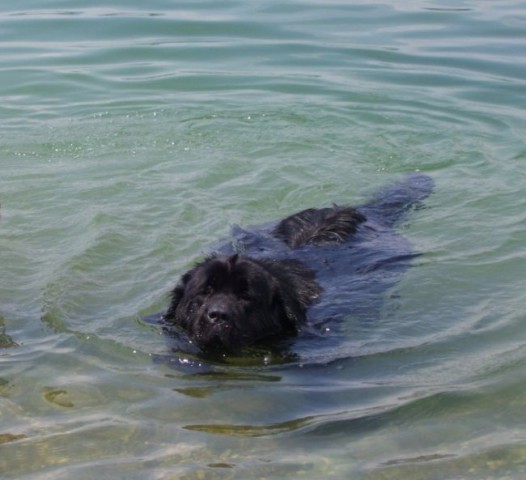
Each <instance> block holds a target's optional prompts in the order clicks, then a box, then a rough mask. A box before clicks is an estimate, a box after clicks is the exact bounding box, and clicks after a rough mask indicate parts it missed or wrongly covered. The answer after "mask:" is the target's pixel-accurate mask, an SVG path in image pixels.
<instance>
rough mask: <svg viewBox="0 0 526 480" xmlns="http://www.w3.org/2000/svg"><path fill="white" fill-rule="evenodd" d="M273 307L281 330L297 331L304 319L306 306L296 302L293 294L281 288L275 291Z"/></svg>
mask: <svg viewBox="0 0 526 480" xmlns="http://www.w3.org/2000/svg"><path fill="white" fill-rule="evenodd" d="M274 307H275V308H276V310H277V317H278V321H279V323H280V327H281V328H282V330H283V331H285V332H293V333H298V332H299V330H300V327H301V325H303V324H304V323H305V320H306V317H305V311H306V308H305V307H303V306H302V305H301V303H300V302H298V300H297V299H296V298H295V297H294V295H290V294H289V292H288V291H286V290H283V289H278V290H277V291H276V292H275V295H274Z"/></svg>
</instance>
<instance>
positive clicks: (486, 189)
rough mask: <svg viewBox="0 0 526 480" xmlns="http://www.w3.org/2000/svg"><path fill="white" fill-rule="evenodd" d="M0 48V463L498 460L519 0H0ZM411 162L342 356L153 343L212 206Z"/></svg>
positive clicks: (340, 472) (286, 206) (125, 465)
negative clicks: (183, 353)
mask: <svg viewBox="0 0 526 480" xmlns="http://www.w3.org/2000/svg"><path fill="white" fill-rule="evenodd" d="M0 43H1V50H0V95H1V97H2V102H1V106H0V122H1V125H2V128H1V130H0V166H1V170H0V204H1V207H0V215H1V220H0V265H1V276H0V471H1V472H2V474H1V476H2V478H3V479H15V478H16V479H44V478H45V479H48V478H53V479H61V478H68V479H69V478H79V479H83V478H86V479H88V478H127V479H134V478H137V479H139V478H140V479H144V478H147V479H161V478H162V479H169V478H174V479H175V478H177V479H231V478H239V479H251V478H254V479H256V478H257V479H260V478H276V479H282V478H309V479H319V478H338V479H339V478H342V479H347V478H353V479H355V478H356V479H375V480H376V479H390V480H391V479H403V480H407V479H411V480H412V479H449V478H456V479H460V478H461V479H481V478H484V479H506V478H508V479H519V478H524V476H525V473H526V461H525V460H524V459H525V458H526V422H525V420H524V410H525V407H526V398H525V395H524V382H525V380H526V347H525V341H526V333H525V332H526V330H525V329H524V322H525V320H526V316H525V313H524V305H525V304H526V294H525V293H524V286H523V284H524V272H525V271H526V249H525V245H526V233H525V229H524V225H525V220H526V214H525V212H526V193H525V188H524V185H525V180H526V174H525V166H524V161H525V159H526V147H525V142H524V131H525V127H526V114H525V113H524V112H525V107H526V101H525V98H526V97H525V96H524V92H525V91H526V56H525V50H524V45H525V43H526V2H524V1H515V2H511V1H505V0H502V1H499V2H489V1H478V2H475V1H466V0H462V1H455V2H438V1H435V2H433V1H430V2H412V1H403V2H402V1H400V0H392V1H387V2H383V3H376V2H370V1H365V0H362V1H356V2H343V1H331V2H311V1H309V0H297V1H290V2H285V3H283V2H274V1H266V2H262V1H257V0H254V1H250V2H240V1H237V0H231V1H228V2H221V3H218V2H207V1H194V2H178V3H174V2H169V1H166V0H165V1H162V0H156V1H153V2H148V5H147V6H146V5H145V4H144V2H138V1H134V0H127V1H125V2H122V1H120V2H102V1H90V2H75V4H74V5H73V4H71V2H59V1H53V2H51V1H49V0H38V1H32V0H26V1H24V2H13V1H4V2H2V5H1V6H0ZM415 170H419V171H422V172H425V173H426V174H429V175H431V176H432V177H433V178H434V180H435V182H436V189H435V192H434V194H433V195H432V196H431V197H430V198H429V199H428V200H427V201H426V208H425V209H421V210H418V211H417V212H414V214H413V215H412V217H411V220H410V222H408V223H407V224H404V225H403V226H402V227H401V229H400V231H401V232H402V233H403V234H404V235H405V236H406V237H408V238H409V240H410V241H411V243H412V244H413V245H414V247H415V249H417V250H418V251H420V252H422V253H424V255H422V256H421V257H419V258H418V259H417V260H416V261H415V262H414V266H413V268H411V269H410V270H409V271H408V272H406V273H405V274H404V276H403V278H402V280H401V281H400V282H399V283H398V284H397V286H396V287H395V288H394V289H393V291H391V292H389V295H387V296H386V298H385V305H384V308H383V310H382V314H381V316H380V318H378V320H377V322H376V323H374V324H367V325H363V324H359V323H357V322H353V320H352V318H351V319H350V320H349V324H348V326H347V328H344V329H343V332H342V333H341V334H342V335H343V336H344V340H343V341H349V342H351V344H352V345H353V346H354V347H355V348H354V354H353V355H350V356H349V358H344V359H340V360H338V361H334V362H331V361H328V362H323V361H320V362H318V363H315V364H312V365H302V363H301V362H300V361H298V362H287V361H282V360H281V359H279V358H267V359H264V361H262V359H261V358H258V357H255V358H248V357H247V358H231V359H225V361H224V362H222V363H219V364H218V365H216V366H215V368H214V369H212V370H208V371H199V370H195V369H192V368H191V365H190V366H188V365H187V366H185V365H177V368H172V367H173V365H172V366H170V365H167V364H166V363H163V362H158V361H156V360H155V359H156V358H159V356H162V355H164V354H166V353H167V348H168V347H167V344H166V340H165V338H163V336H162V335H161V333H160V331H159V329H158V328H156V327H155V325H151V324H149V323H148V322H144V321H143V320H141V319H142V318H144V317H145V316H147V315H150V314H153V313H155V312H158V311H161V310H162V309H163V308H164V307H165V306H166V303H167V297H166V293H167V292H168V290H169V289H170V288H171V286H172V285H173V283H174V282H175V280H176V279H177V277H178V275H180V274H181V273H182V272H183V271H184V270H185V269H186V268H188V267H189V266H190V265H191V264H192V262H193V261H194V260H196V259H198V258H200V257H201V256H202V255H203V252H204V251H206V248H207V246H208V245H209V244H210V243H212V242H213V241H215V240H216V239H218V238H220V237H223V236H225V235H226V234H227V233H228V229H229V225H231V224H234V223H237V224H241V225H250V224H257V223H262V222H266V221H270V220H275V219H278V218H280V217H283V216H285V215H287V214H290V213H292V212H294V211H296V210H299V209H303V208H306V207H310V206H325V205H329V204H331V203H333V202H336V203H351V204H358V203H361V202H363V201H364V200H366V199H367V198H368V195H369V194H370V193H371V192H373V191H375V189H376V188H378V187H380V186H382V185H385V184H388V183H389V182H392V181H394V180H396V179H398V178H400V176H401V175H402V174H403V173H406V172H410V171H415ZM345 339H347V340H345ZM304 348H307V349H308V345H307V346H304ZM316 348H319V345H317V346H316ZM329 357H330V355H329ZM185 367H189V368H185Z"/></svg>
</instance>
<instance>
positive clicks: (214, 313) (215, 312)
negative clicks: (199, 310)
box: [207, 302, 231, 323]
mask: <svg viewBox="0 0 526 480" xmlns="http://www.w3.org/2000/svg"><path fill="white" fill-rule="evenodd" d="M230 316H231V315H230V311H229V309H228V307H227V306H226V305H225V304H224V303H222V302H217V303H214V304H212V305H210V307H209V308H208V312H207V317H208V320H210V322H212V323H214V322H221V321H222V322H227V321H228V320H230Z"/></svg>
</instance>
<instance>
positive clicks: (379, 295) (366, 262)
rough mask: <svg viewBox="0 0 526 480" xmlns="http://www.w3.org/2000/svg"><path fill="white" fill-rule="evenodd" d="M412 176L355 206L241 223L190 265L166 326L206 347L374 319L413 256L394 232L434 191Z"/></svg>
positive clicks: (234, 347)
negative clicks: (247, 224) (273, 220)
mask: <svg viewBox="0 0 526 480" xmlns="http://www.w3.org/2000/svg"><path fill="white" fill-rule="evenodd" d="M432 189H433V181H432V179H431V178H430V177H428V176H426V175H421V174H411V175H407V176H406V177H404V178H403V179H402V180H401V181H399V182H397V183H394V184H392V185H390V186H388V187H387V188H385V189H383V190H381V191H380V192H379V193H378V194H377V195H376V196H375V197H374V198H373V199H372V200H371V201H370V202H369V203H367V204H365V205H362V206H358V207H355V208H353V207H342V206H333V207H330V208H320V209H315V208H310V209H308V210H303V211H301V212H298V213H296V214H294V215H291V216H289V217H287V218H285V219H283V220H281V221H279V222H276V223H273V224H270V225H265V226H262V227H255V228H251V229H250V230H243V229H240V228H239V227H237V228H235V229H234V231H233V233H232V238H231V239H230V240H229V241H228V242H225V243H224V244H223V245H221V246H219V247H218V248H217V249H215V252H214V253H213V254H212V255H210V256H209V257H208V258H206V259H205V260H203V261H201V262H199V263H198V264H197V265H196V266H195V267H194V268H192V269H191V270H189V271H188V272H186V273H185V274H184V275H183V276H182V277H181V280H180V281H179V283H178V284H177V285H176V286H175V288H174V289H173V291H172V294H171V302H170V306H169V308H168V310H167V312H166V314H165V315H164V322H165V325H167V326H173V327H174V329H175V331H178V330H179V331H181V330H182V331H183V332H184V333H185V335H187V336H188V339H189V341H190V342H191V343H192V345H197V346H198V347H199V348H200V349H201V350H202V351H205V352H234V353H235V352H239V351H241V350H242V349H243V348H245V347H248V346H250V345H254V344H259V343H261V342H265V344H269V343H275V342H278V343H279V341H280V340H283V339H284V338H291V337H293V336H296V335H298V334H299V333H301V332H310V333H312V332H313V331H316V328H317V326H320V325H327V324H330V323H331V322H336V323H337V322H339V321H342V320H344V319H345V318H348V317H350V316H357V317H359V318H362V319H374V318H375V317H377V316H378V314H379V310H380V308H381V306H382V300H383V297H384V294H385V292H386V291H387V290H388V289H389V288H391V287H392V286H393V285H394V284H395V283H396V281H397V279H398V278H399V277H400V274H401V273H402V272H403V271H404V270H405V269H406V268H407V267H408V266H409V264H410V261H411V259H412V258H414V256H415V254H414V252H413V251H412V249H411V246H410V244H409V242H408V241H407V240H406V239H405V237H403V236H402V235H401V234H399V233H397V232H396V231H395V230H394V227H396V226H397V225H398V224H399V223H400V222H401V221H402V220H404V219H405V218H406V217H407V215H408V213H409V212H410V211H411V210H412V209H414V208H415V207H417V206H420V205H421V202H422V201H423V200H424V199H425V198H426V197H427V196H428V195H429V194H430V193H431V191H432Z"/></svg>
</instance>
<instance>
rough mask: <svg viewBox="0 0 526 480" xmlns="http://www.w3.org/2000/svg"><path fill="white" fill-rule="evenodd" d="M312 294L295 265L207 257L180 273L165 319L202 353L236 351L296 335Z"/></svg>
mask: <svg viewBox="0 0 526 480" xmlns="http://www.w3.org/2000/svg"><path fill="white" fill-rule="evenodd" d="M318 294H319V287H318V285H317V284H316V282H315V281H314V276H313V274H312V272H311V271H310V270H309V269H307V268H305V267H303V266H302V265H301V264H299V262H294V261H271V260H258V259H253V258H251V257H246V256H241V255H237V254H236V255H232V256H229V257H211V258H208V259H206V260H205V261H203V262H201V263H199V264H198V265H196V266H195V267H194V268H193V269H192V270H190V271H188V272H187V273H186V274H184V275H183V277H182V278H181V281H180V282H179V284H178V285H177V286H176V287H175V289H174V290H173V291H172V299H171V304H170V307H169V310H168V312H167V314H166V318H167V320H169V321H173V322H174V323H175V324H177V325H179V326H180V327H182V328H183V329H184V330H186V332H187V333H188V334H189V336H190V337H191V338H192V339H193V340H194V341H195V342H196V343H197V344H198V345H199V346H200V347H201V348H203V349H209V348H211V349H213V348H218V349H227V350H236V349H239V348H241V347H244V346H247V345H251V344H253V343H256V342H258V341H260V340H262V339H264V338H267V337H271V336H276V335H282V334H291V333H296V332H297V331H298V328H299V326H300V325H301V323H303V321H304V320H305V311H306V309H307V307H308V306H309V305H310V304H312V303H313V302H314V301H315V299H316V298H317V296H318Z"/></svg>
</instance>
